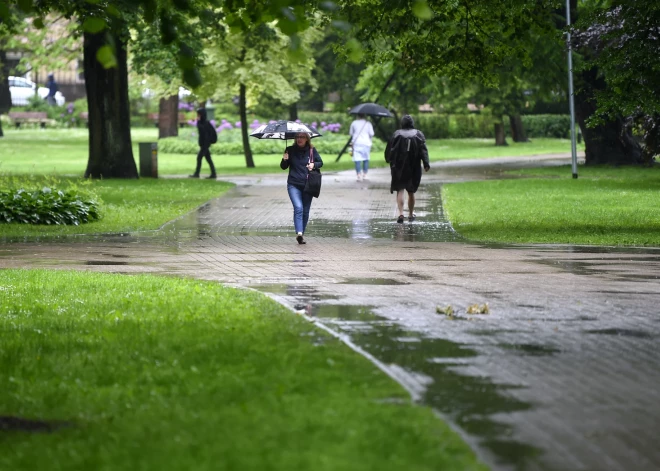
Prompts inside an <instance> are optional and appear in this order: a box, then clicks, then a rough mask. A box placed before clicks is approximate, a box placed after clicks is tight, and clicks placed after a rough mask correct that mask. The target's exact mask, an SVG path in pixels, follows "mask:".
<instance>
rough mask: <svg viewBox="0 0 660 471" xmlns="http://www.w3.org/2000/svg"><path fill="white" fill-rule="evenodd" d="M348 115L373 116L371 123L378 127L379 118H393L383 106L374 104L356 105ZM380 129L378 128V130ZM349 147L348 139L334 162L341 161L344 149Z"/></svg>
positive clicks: (349, 140) (349, 141)
mask: <svg viewBox="0 0 660 471" xmlns="http://www.w3.org/2000/svg"><path fill="white" fill-rule="evenodd" d="M348 113H349V114H364V115H367V116H373V120H372V121H373V122H374V124H375V125H376V127H378V121H380V120H381V118H394V115H393V114H392V113H390V110H388V109H387V108H385V107H384V106H380V105H378V104H376V103H362V104H360V105H357V106H356V107H354V108H353V109H352V110H351V111H349V112H348ZM378 129H380V128H378ZM381 132H382V130H381ZM350 145H351V138H350V137H349V138H348V142H347V143H346V145H345V146H344V148H343V149H342V150H341V152H339V155H338V156H337V158H336V159H335V162H339V159H341V156H342V155H343V154H344V152H345V151H346V149H348V146H350Z"/></svg>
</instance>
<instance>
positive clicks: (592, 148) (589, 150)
mask: <svg viewBox="0 0 660 471" xmlns="http://www.w3.org/2000/svg"><path fill="white" fill-rule="evenodd" d="M570 9H571V19H572V23H575V22H576V21H577V19H578V13H579V9H578V0H570ZM565 13H566V10H565V8H564V15H565ZM562 28H563V26H562ZM581 52H582V53H583V54H585V53H586V54H588V53H589V51H581ZM575 78H576V82H577V84H576V91H575V119H576V121H577V123H578V125H579V126H580V130H581V131H582V137H583V138H584V145H585V163H586V164H587V165H597V164H617V165H620V164H638V163H642V162H643V158H642V149H641V147H640V145H639V144H638V143H637V142H636V141H635V140H634V138H633V136H632V131H631V130H630V129H629V128H627V127H626V126H625V124H624V122H623V119H621V118H617V119H616V120H611V121H608V122H606V123H605V124H603V125H600V126H594V127H587V120H588V119H589V118H590V117H591V116H593V114H594V113H595V111H596V105H595V103H594V101H595V93H596V92H597V91H598V90H603V89H605V87H606V86H607V84H606V82H605V79H604V77H603V76H602V75H600V74H599V73H598V69H597V68H595V67H594V68H591V69H588V70H584V71H582V72H581V73H580V74H577V75H576V76H575Z"/></svg>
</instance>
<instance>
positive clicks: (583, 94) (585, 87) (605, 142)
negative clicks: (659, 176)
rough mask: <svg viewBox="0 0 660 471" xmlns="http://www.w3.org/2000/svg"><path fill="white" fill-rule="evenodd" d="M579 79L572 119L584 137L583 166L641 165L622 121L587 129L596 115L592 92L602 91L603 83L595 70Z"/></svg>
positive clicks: (628, 132) (631, 139)
mask: <svg viewBox="0 0 660 471" xmlns="http://www.w3.org/2000/svg"><path fill="white" fill-rule="evenodd" d="M580 79H581V86H580V91H579V92H578V93H577V94H576V95H575V117H576V120H577V122H578V124H579V125H580V130H581V131H582V137H583V138H584V145H585V163H586V164H587V165H598V164H614V165H625V164H628V165H630V164H640V163H642V161H643V159H642V149H641V147H640V145H639V144H638V143H637V142H636V141H635V140H634V138H633V136H632V131H631V130H630V129H629V128H628V127H626V125H625V123H624V121H623V119H622V118H617V119H615V120H611V121H608V122H606V123H604V124H602V125H599V126H593V127H587V120H588V119H589V118H590V117H591V116H592V115H593V114H594V113H595V112H596V104H595V103H594V92H595V91H596V90H602V89H603V88H604V87H605V86H606V84H605V80H604V79H603V78H602V77H599V75H598V71H597V69H595V68H594V69H590V70H585V71H584V72H582V73H581V74H580Z"/></svg>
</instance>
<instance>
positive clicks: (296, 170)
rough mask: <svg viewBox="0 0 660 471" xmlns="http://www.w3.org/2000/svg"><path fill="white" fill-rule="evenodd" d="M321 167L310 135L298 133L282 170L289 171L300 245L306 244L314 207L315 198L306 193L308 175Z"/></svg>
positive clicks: (282, 163) (294, 216) (291, 197)
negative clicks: (310, 216)
mask: <svg viewBox="0 0 660 471" xmlns="http://www.w3.org/2000/svg"><path fill="white" fill-rule="evenodd" d="M321 167H323V160H321V156H320V155H319V153H318V151H317V150H316V149H315V148H314V146H313V145H312V140H311V138H310V137H309V134H307V133H304V132H299V133H297V134H296V143H295V144H294V145H292V146H289V147H287V148H286V150H285V151H284V155H283V156H282V161H281V162H280V168H281V169H282V170H286V169H289V177H288V178H287V180H286V189H287V191H288V193H289V199H290V200H291V204H292V205H293V226H294V229H295V231H296V240H297V241H298V243H299V244H306V242H305V239H303V235H304V234H305V229H306V228H307V221H309V210H310V209H311V207H312V198H313V196H312V195H311V194H310V193H306V192H305V191H304V190H305V182H306V181H307V174H308V173H309V172H310V171H312V170H314V169H315V168H321Z"/></svg>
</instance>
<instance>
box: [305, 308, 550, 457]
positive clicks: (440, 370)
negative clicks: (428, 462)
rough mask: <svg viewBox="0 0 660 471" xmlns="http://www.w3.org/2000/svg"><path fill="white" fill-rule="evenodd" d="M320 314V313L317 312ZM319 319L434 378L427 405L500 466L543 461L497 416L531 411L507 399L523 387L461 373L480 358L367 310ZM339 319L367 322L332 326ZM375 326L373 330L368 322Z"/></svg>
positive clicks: (378, 354) (382, 357)
mask: <svg viewBox="0 0 660 471" xmlns="http://www.w3.org/2000/svg"><path fill="white" fill-rule="evenodd" d="M317 309H318V310H317ZM312 310H313V312H314V311H315V310H316V311H315V313H316V317H317V318H318V319H319V321H320V322H322V323H323V324H324V325H326V326H327V327H329V328H331V329H333V330H335V331H339V332H341V333H343V334H348V335H349V336H350V338H351V341H352V342H353V343H355V344H356V345H358V346H359V347H360V348H362V349H364V350H365V351H366V352H368V353H369V354H371V355H373V356H374V357H375V358H377V359H378V360H379V361H381V362H383V363H384V364H386V365H389V366H393V365H396V366H398V367H400V368H403V369H404V370H406V371H408V372H409V373H411V374H414V375H417V376H420V375H421V376H422V377H425V378H428V379H429V380H428V381H426V382H425V383H426V390H425V391H424V393H423V395H422V398H421V402H422V403H424V404H426V405H429V406H431V407H433V408H435V409H436V410H438V411H440V412H442V413H443V414H445V415H446V416H447V417H448V418H449V419H450V420H452V421H453V422H454V423H456V424H457V425H458V426H459V427H461V428H462V429H463V430H464V431H465V432H467V433H468V434H469V435H471V436H472V437H476V438H477V440H478V443H479V445H480V447H483V448H485V449H486V450H487V451H489V452H490V453H491V454H492V456H494V459H495V461H496V462H498V463H499V464H502V465H507V466H513V467H514V468H517V469H522V468H524V467H525V465H526V464H527V463H528V462H529V460H532V459H534V458H535V457H537V456H539V455H540V453H541V451H540V450H539V449H538V448H535V447H533V446H530V445H527V444H524V443H520V442H517V441H514V440H509V439H507V437H509V436H511V435H512V432H513V430H512V426H511V425H508V424H506V423H502V422H499V421H497V420H495V419H494V418H493V415H494V414H501V413H510V412H516V411H524V410H528V409H530V407H531V405H530V404H528V403H525V402H522V401H520V400H518V399H515V398H513V397H511V396H509V395H508V394H507V390H511V389H514V388H517V386H512V385H505V384H494V383H492V382H491V381H489V380H488V379H486V378H483V377H475V376H469V375H467V374H463V373H461V372H460V371H461V367H464V366H466V362H467V363H468V364H469V360H470V359H473V358H475V357H476V356H477V353H476V352H475V351H474V350H472V349H469V348H466V347H464V346H462V345H460V344H458V343H455V342H451V341H448V340H444V339H437V338H426V337H424V336H423V335H422V334H419V333H415V332H409V331H406V330H403V329H401V328H400V327H399V326H397V325H393V324H391V323H388V322H383V321H384V320H385V319H384V318H382V317H380V316H377V315H376V314H373V313H371V312H370V311H368V310H367V309H366V308H365V307H364V306H318V308H317V307H314V308H313V309H312ZM333 313H337V314H338V317H337V318H335V319H341V320H345V321H346V320H353V321H362V322H359V323H358V325H353V324H351V323H350V322H339V323H337V322H332V320H333V319H332V317H328V315H330V314H333ZM372 320H373V321H376V322H371V323H370V324H368V328H367V326H365V325H364V322H370V321H372Z"/></svg>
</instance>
